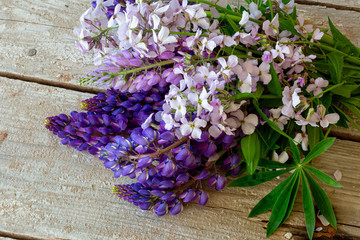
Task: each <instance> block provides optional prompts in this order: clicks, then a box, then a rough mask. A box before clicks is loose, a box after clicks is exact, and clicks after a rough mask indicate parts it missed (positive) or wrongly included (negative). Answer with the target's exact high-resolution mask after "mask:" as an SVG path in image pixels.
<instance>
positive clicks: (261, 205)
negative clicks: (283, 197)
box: [248, 174, 295, 217]
mask: <svg viewBox="0 0 360 240" xmlns="http://www.w3.org/2000/svg"><path fill="white" fill-rule="evenodd" d="M294 176H295V174H291V176H290V177H288V178H287V179H285V180H284V181H282V182H281V183H280V184H279V185H277V186H276V187H275V188H274V189H273V190H272V191H271V192H270V193H269V194H268V195H266V196H265V197H264V198H263V199H261V200H260V201H259V202H258V203H257V204H256V206H255V207H254V208H253V209H252V210H251V212H250V214H249V216H248V217H255V216H257V215H259V214H262V213H264V212H266V211H268V210H270V209H271V208H272V207H273V206H274V204H275V201H276V199H277V198H278V197H279V194H280V193H281V192H282V191H283V189H284V188H285V186H286V185H287V184H288V183H289V182H290V180H291V179H293V178H294Z"/></svg>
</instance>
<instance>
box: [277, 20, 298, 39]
mask: <svg viewBox="0 0 360 240" xmlns="http://www.w3.org/2000/svg"><path fill="white" fill-rule="evenodd" d="M279 24H280V29H282V30H287V31H289V32H291V33H292V34H294V35H297V36H298V37H300V39H304V36H303V35H301V34H300V33H298V31H297V30H296V29H295V28H294V24H293V23H292V22H291V21H289V20H286V19H284V18H279Z"/></svg>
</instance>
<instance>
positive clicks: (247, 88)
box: [238, 73, 252, 93]
mask: <svg viewBox="0 0 360 240" xmlns="http://www.w3.org/2000/svg"><path fill="white" fill-rule="evenodd" d="M238 89H239V91H240V92H242V93H251V90H252V78H251V75H250V73H248V74H247V77H246V78H245V79H244V80H241V79H239V82H238Z"/></svg>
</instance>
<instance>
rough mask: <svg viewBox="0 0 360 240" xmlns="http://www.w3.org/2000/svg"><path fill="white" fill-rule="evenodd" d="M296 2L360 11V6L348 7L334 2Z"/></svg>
mask: <svg viewBox="0 0 360 240" xmlns="http://www.w3.org/2000/svg"><path fill="white" fill-rule="evenodd" d="M295 2H296V3H297V4H302V5H310V6H322V7H327V8H335V9H336V10H346V11H354V12H360V8H358V7H348V6H343V5H337V4H333V3H324V2H314V1H310V0H296V1H295Z"/></svg>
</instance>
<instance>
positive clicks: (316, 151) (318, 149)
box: [302, 138, 335, 165]
mask: <svg viewBox="0 0 360 240" xmlns="http://www.w3.org/2000/svg"><path fill="white" fill-rule="evenodd" d="M334 141H335V138H326V139H324V140H322V141H321V142H319V143H318V144H316V146H315V147H314V148H313V149H312V150H311V151H310V152H309V153H308V154H307V155H306V157H305V159H304V161H303V162H302V165H305V164H307V163H308V162H310V161H311V160H312V159H313V158H315V157H317V156H319V155H320V154H322V153H323V152H325V151H326V150H328V149H329V148H330V147H331V145H333V143H334Z"/></svg>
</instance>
